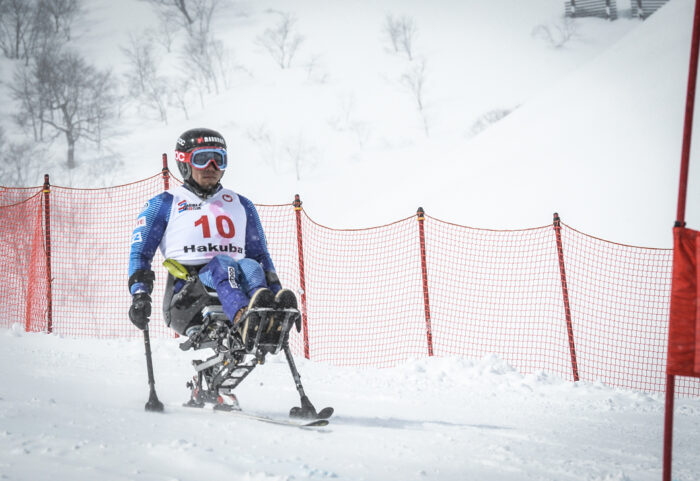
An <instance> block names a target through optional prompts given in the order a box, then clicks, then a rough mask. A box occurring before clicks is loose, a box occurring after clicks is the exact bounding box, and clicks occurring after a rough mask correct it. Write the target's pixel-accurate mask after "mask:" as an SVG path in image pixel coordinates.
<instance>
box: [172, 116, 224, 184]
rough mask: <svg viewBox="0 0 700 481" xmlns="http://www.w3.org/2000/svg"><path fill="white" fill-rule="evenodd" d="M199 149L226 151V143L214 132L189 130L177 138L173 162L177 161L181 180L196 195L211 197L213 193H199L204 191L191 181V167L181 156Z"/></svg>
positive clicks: (201, 129)
mask: <svg viewBox="0 0 700 481" xmlns="http://www.w3.org/2000/svg"><path fill="white" fill-rule="evenodd" d="M199 147H214V148H219V149H226V141H225V140H224V137H223V136H222V135H221V134H220V133H219V132H217V131H216V130H212V129H205V128H197V129H190V130H188V131H186V132H183V133H182V134H180V137H178V139H177V142H176V143H175V160H176V161H177V167H178V169H180V174H181V175H182V180H183V181H185V183H186V184H189V185H190V186H191V187H193V188H194V189H195V191H196V193H197V194H200V193H204V194H209V195H211V194H212V193H213V192H200V191H203V190H204V189H202V187H201V186H200V185H199V184H197V183H196V182H195V181H194V180H193V179H192V166H191V165H190V164H188V163H187V162H184V156H183V155H181V154H183V153H186V152H190V151H192V150H194V149H196V148H199Z"/></svg>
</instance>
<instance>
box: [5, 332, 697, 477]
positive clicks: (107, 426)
mask: <svg viewBox="0 0 700 481" xmlns="http://www.w3.org/2000/svg"><path fill="white" fill-rule="evenodd" d="M177 343H178V341H177V340H175V339H170V340H162V339H159V340H155V341H154V342H153V354H154V366H155V379H156V389H157V392H158V396H159V398H160V399H161V401H163V402H164V404H165V412H164V413H149V412H145V410H144V404H145V402H146V400H147V399H148V386H147V381H146V367H145V359H144V347H143V343H142V342H138V341H137V340H84V339H81V340H74V339H65V338H60V337H58V336H56V335H46V334H37V333H34V334H27V333H24V332H23V331H22V328H21V326H19V325H15V326H14V328H13V329H10V330H8V329H3V330H0V365H2V366H4V367H3V369H2V388H1V390H0V478H1V479H10V480H26V481H34V480H43V479H51V480H53V481H79V480H98V479H99V480H100V481H124V480H129V481H138V480H144V481H160V480H178V481H190V480H191V481H201V480H212V479H230V480H257V481H263V480H264V481H282V480H285V481H291V480H321V479H336V480H353V481H357V480H382V481H407V480H440V481H458V480H459V481H463V480H471V479H473V480H480V481H489V480H492V481H508V480H512V481H521V480H528V479H529V480H542V481H547V480H551V481H574V480H576V481H584V480H585V481H647V480H648V481H656V480H658V479H660V478H661V460H662V437H663V435H662V433H663V405H664V403H663V396H662V395H653V396H652V395H647V394H643V393H637V392H630V391H624V390H614V389H610V388H608V387H605V386H603V385H600V384H592V383H585V382H580V383H577V384H574V383H571V382H567V381H562V380H559V379H557V378H553V377H550V376H548V375H547V374H545V373H535V374H531V375H527V376H523V375H520V374H518V373H517V372H515V371H514V370H513V369H512V368H511V367H509V366H508V365H506V364H505V363H504V362H502V361H500V360H499V359H496V358H493V357H488V358H485V359H481V360H465V359H437V358H431V359H424V360H419V361H415V362H410V363H407V364H406V365H404V366H401V367H397V368H392V369H364V370H357V369H351V368H338V367H331V366H327V365H322V364H318V363H312V362H307V361H305V360H303V359H297V361H298V365H299V370H300V372H301V375H302V381H303V382H304V387H305V389H306V392H307V394H308V395H309V396H310V398H311V400H312V402H313V403H314V404H315V405H316V407H319V408H320V407H322V406H326V405H332V406H334V407H335V409H336V415H335V416H333V418H331V424H330V425H329V426H327V427H325V428H321V429H317V430H302V429H298V428H294V427H286V426H278V425H270V424H266V423H262V422H259V421H254V420H249V419H243V418H240V417H234V416H233V415H232V414H228V413H220V412H213V411H211V409H210V408H204V409H201V410H200V409H194V408H185V407H182V406H181V404H182V402H184V401H186V400H187V399H188V396H189V394H188V389H187V388H186V387H185V382H186V381H187V380H188V379H189V378H190V376H191V375H192V374H193V373H194V371H193V369H192V367H191V365H190V362H189V360H190V359H191V358H194V357H196V356H193V355H188V354H185V353H182V352H181V351H180V350H179V348H178V346H177ZM202 357H204V356H202ZM238 391H239V394H238V396H239V399H240V402H241V404H242V406H243V407H244V409H246V410H249V411H253V412H257V413H262V414H265V415H271V416H278V417H281V418H284V417H285V416H286V413H287V412H288V409H289V408H290V407H292V406H293V405H296V404H298V401H299V398H298V395H297V393H296V391H295V389H294V383H293V381H292V378H291V375H290V373H289V369H288V367H287V365H286V362H285V361H284V357H283V356H276V357H271V358H269V359H268V362H267V363H266V364H264V365H262V366H259V367H258V368H256V370H255V371H254V372H253V373H252V374H251V375H250V376H249V377H248V378H247V379H246V380H245V381H244V382H243V384H242V385H241V386H240V387H239V388H238ZM675 421H676V430H675V441H676V444H675V450H674V460H675V462H674V476H673V479H674V480H677V481H694V480H697V479H698V476H699V474H700V457H698V456H697V446H698V445H699V444H700V400H698V399H693V400H687V399H679V400H677V402H676V415H675Z"/></svg>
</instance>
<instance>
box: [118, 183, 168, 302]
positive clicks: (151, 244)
mask: <svg viewBox="0 0 700 481" xmlns="http://www.w3.org/2000/svg"><path fill="white" fill-rule="evenodd" d="M172 203H173V196H172V195H171V194H170V193H169V192H163V193H162V194H159V195H157V196H156V197H154V198H152V199H151V200H149V201H148V202H146V205H145V206H144V207H143V210H142V211H141V213H140V214H139V216H138V218H137V220H136V228H135V229H134V232H133V234H132V235H131V252H130V254H129V276H131V275H132V274H133V273H134V272H136V271H138V270H150V269H151V262H152V261H153V256H154V255H155V253H156V249H158V246H159V245H160V241H161V240H162V239H163V233H164V232H165V228H166V227H167V226H168V221H169V220H170V209H171V207H172ZM145 290H147V289H146V287H145V286H144V285H143V283H141V282H136V283H134V285H132V286H131V293H132V294H134V293H136V292H137V291H145Z"/></svg>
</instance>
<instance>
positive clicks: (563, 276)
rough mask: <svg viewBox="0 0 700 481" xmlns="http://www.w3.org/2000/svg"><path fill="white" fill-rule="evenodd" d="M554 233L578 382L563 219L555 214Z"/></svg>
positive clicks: (570, 349) (574, 368) (573, 361)
mask: <svg viewBox="0 0 700 481" xmlns="http://www.w3.org/2000/svg"><path fill="white" fill-rule="evenodd" d="M554 232H555V234H556V236H557V253H558V256H559V273H560V274H561V291H562V295H563V296H564V314H565V315H566V332H567V334H568V336H569V352H570V354H571V369H572V371H573V373H574V382H576V381H578V379H579V378H578V363H577V362H576V345H575V344H574V328H573V326H572V324H571V307H570V306H569V288H568V287H567V284H566V269H564V249H563V247H562V243H561V219H560V218H559V214H557V213H556V212H555V213H554Z"/></svg>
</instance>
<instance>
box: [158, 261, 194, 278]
mask: <svg viewBox="0 0 700 481" xmlns="http://www.w3.org/2000/svg"><path fill="white" fill-rule="evenodd" d="M163 267H165V268H166V269H167V270H168V272H170V274H171V275H172V276H173V277H175V278H177V279H182V280H183V281H188V280H190V279H191V278H192V276H191V275H190V273H189V272H188V271H187V268H186V267H185V266H183V265H182V264H180V263H179V262H178V261H176V260H175V259H165V260H164V261H163Z"/></svg>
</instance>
